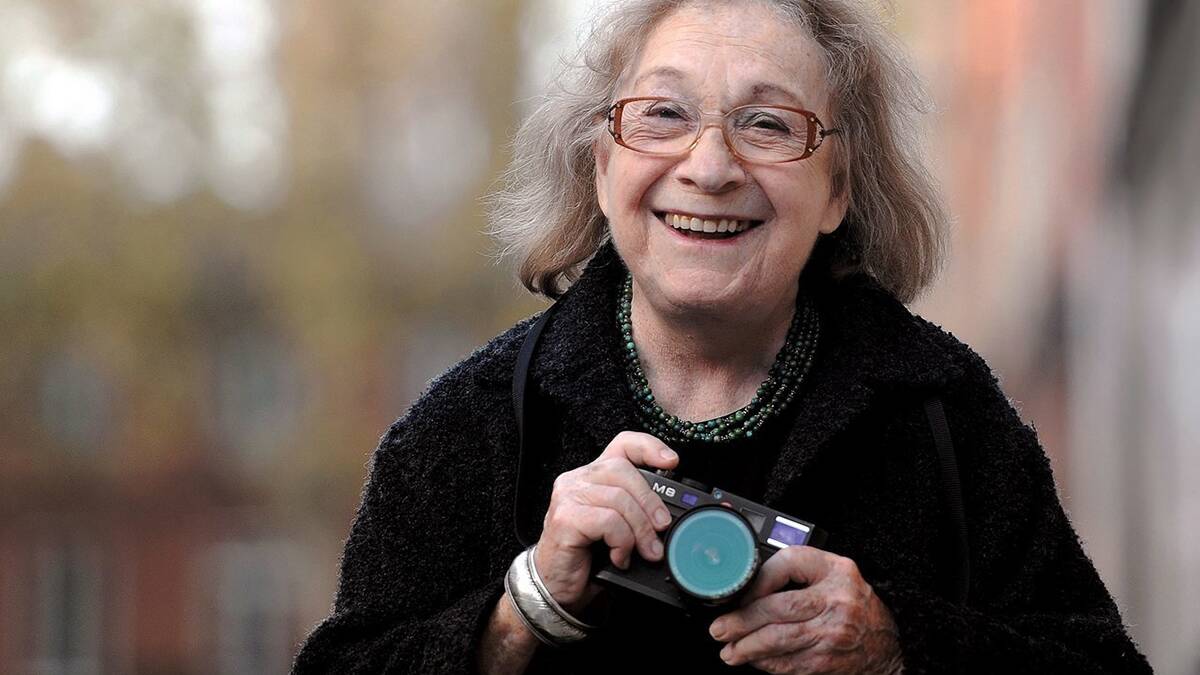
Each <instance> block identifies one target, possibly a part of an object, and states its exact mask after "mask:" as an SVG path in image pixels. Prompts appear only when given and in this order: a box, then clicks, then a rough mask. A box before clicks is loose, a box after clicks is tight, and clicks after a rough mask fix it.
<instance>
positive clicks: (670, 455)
mask: <svg viewBox="0 0 1200 675" xmlns="http://www.w3.org/2000/svg"><path fill="white" fill-rule="evenodd" d="M659 454H660V455H662V458H663V459H668V460H669V459H675V458H676V457H678V456H679V455H676V454H675V451H674V450H668V449H666V448H663V449H662V451H661V452H659Z"/></svg>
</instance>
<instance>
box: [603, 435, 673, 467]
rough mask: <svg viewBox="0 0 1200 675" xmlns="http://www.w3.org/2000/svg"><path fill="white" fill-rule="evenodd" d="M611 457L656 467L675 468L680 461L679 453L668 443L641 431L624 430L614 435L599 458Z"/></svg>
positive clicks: (637, 464) (638, 464)
mask: <svg viewBox="0 0 1200 675" xmlns="http://www.w3.org/2000/svg"><path fill="white" fill-rule="evenodd" d="M610 457H624V458H625V459H626V460H628V461H629V463H630V464H633V465H634V466H652V467H654V468H656V469H673V468H675V465H676V464H678V463H679V455H678V454H676V453H675V451H674V450H672V449H671V448H669V447H667V444H666V443H663V442H662V441H660V440H658V439H657V438H655V437H654V436H651V435H650V434H644V433H641V432H640V431H622V432H621V433H619V434H617V435H616V436H614V437H613V439H612V442H610V443H609V444H608V447H606V448H604V452H602V453H600V457H599V458H598V459H608V458H610Z"/></svg>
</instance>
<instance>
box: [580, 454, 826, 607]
mask: <svg viewBox="0 0 1200 675" xmlns="http://www.w3.org/2000/svg"><path fill="white" fill-rule="evenodd" d="M639 471H640V472H641V474H642V477H643V478H644V479H645V480H646V483H647V484H648V485H649V486H650V489H652V490H654V492H655V494H657V495H658V496H659V497H660V498H661V499H662V501H663V504H664V505H665V506H666V507H667V511H668V512H669V513H670V515H671V524H670V526H669V527H668V529H667V530H666V531H665V532H664V535H663V537H662V538H663V543H664V555H663V557H662V559H661V560H660V561H658V562H652V561H649V560H645V559H643V558H642V557H641V556H639V555H638V554H637V551H636V549H635V550H634V553H633V555H632V556H631V558H630V564H629V569H627V570H622V569H620V568H619V567H617V566H615V565H613V564H612V562H611V561H610V560H609V558H608V556H607V547H606V548H605V549H604V550H605V555H599V554H598V555H597V557H596V561H595V563H594V565H595V566H594V568H593V569H595V570H596V571H595V578H596V579H597V580H599V581H600V582H602V583H604V584H607V585H610V586H615V587H619V588H623V589H625V590H628V591H632V592H634V593H638V594H640V595H643V596H646V597H649V598H654V599H656V600H659V601H661V602H664V603H666V604H668V605H671V606H673V607H677V608H679V609H681V610H683V611H684V612H687V613H692V612H694V611H699V610H703V609H705V608H714V607H721V606H723V605H726V604H728V603H729V602H732V601H733V600H734V599H736V598H737V597H738V596H739V595H740V594H741V593H742V592H743V591H744V590H745V589H746V588H747V587H748V586H749V585H750V581H751V580H752V579H753V577H754V575H755V574H756V573H757V572H758V568H759V567H760V566H761V565H762V563H763V562H765V561H766V560H767V558H769V557H771V556H772V555H773V554H774V553H775V552H776V551H778V550H780V549H783V548H787V547H788V546H800V545H804V546H815V547H820V546H822V545H824V543H825V538H826V534H825V532H824V531H822V530H820V529H818V528H817V527H816V526H815V525H813V524H812V523H809V522H806V521H803V520H800V519H799V518H796V517H794V516H790V515H787V514H785V513H780V512H779V511H775V510H773V509H770V508H767V507H765V506H762V505H761V504H757V503H755V502H752V501H750V500H749V499H745V498H742V497H739V496H737V495H735V494H732V493H729V492H725V491H724V490H721V489H719V488H717V489H710V488H709V487H708V486H706V485H703V484H701V483H698V482H696V481H693V480H689V479H687V478H680V479H676V476H675V475H674V473H673V472H671V471H666V470H659V471H656V472H655V471H647V470H645V469H639Z"/></svg>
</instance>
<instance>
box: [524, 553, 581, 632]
mask: <svg viewBox="0 0 1200 675" xmlns="http://www.w3.org/2000/svg"><path fill="white" fill-rule="evenodd" d="M535 550H536V547H531V548H529V549H526V550H524V551H521V553H520V554H518V555H517V557H516V558H515V559H514V560H513V562H512V565H510V566H509V568H508V574H506V575H505V576H504V590H505V591H507V592H508V596H509V598H511V599H512V603H513V606H514V608H515V609H516V610H517V616H519V617H520V618H521V622H522V623H524V624H525V627H526V628H528V629H529V632H531V633H533V634H534V636H536V637H537V638H538V639H539V640H541V641H542V642H544V643H545V644H548V645H551V646H555V647H559V646H562V645H566V644H570V643H572V642H578V641H580V640H582V639H584V638H586V637H587V636H588V631H589V630H591V629H593V628H594V626H590V625H588V624H586V623H584V622H582V621H580V620H579V619H577V618H575V617H573V616H571V614H570V613H569V612H567V611H566V610H565V609H563V608H562V606H561V605H559V604H558V602H556V601H555V600H554V597H553V596H551V595H550V592H549V591H548V590H547V589H546V585H545V584H544V583H543V582H542V579H541V577H540V576H539V575H538V573H537V567H536V566H534V563H533V553H534V551H535Z"/></svg>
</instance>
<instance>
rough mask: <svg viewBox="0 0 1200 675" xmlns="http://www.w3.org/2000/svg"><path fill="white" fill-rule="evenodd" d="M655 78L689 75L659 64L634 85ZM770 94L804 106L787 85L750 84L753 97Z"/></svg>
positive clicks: (678, 79)
mask: <svg viewBox="0 0 1200 675" xmlns="http://www.w3.org/2000/svg"><path fill="white" fill-rule="evenodd" d="M654 78H659V79H665V80H676V81H680V82H686V81H687V79H688V76H687V74H686V73H684V72H683V71H682V70H680V69H678V68H676V67H674V66H658V67H656V68H652V69H650V70H648V71H646V72H644V73H642V74H641V75H640V76H638V78H637V79H636V80H634V81H633V86H634V87H638V86H640V85H642V84H643V83H644V82H645V81H646V80H651V79H654ZM768 95H775V96H782V97H784V98H787V99H789V100H790V101H792V103H794V104H795V105H798V106H803V99H802V98H801V97H800V96H798V95H797V94H796V93H795V92H793V91H791V90H790V89H788V88H786V87H783V86H780V85H778V84H772V83H770V82H755V83H754V84H752V85H750V98H751V99H759V98H763V97H765V96H768Z"/></svg>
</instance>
